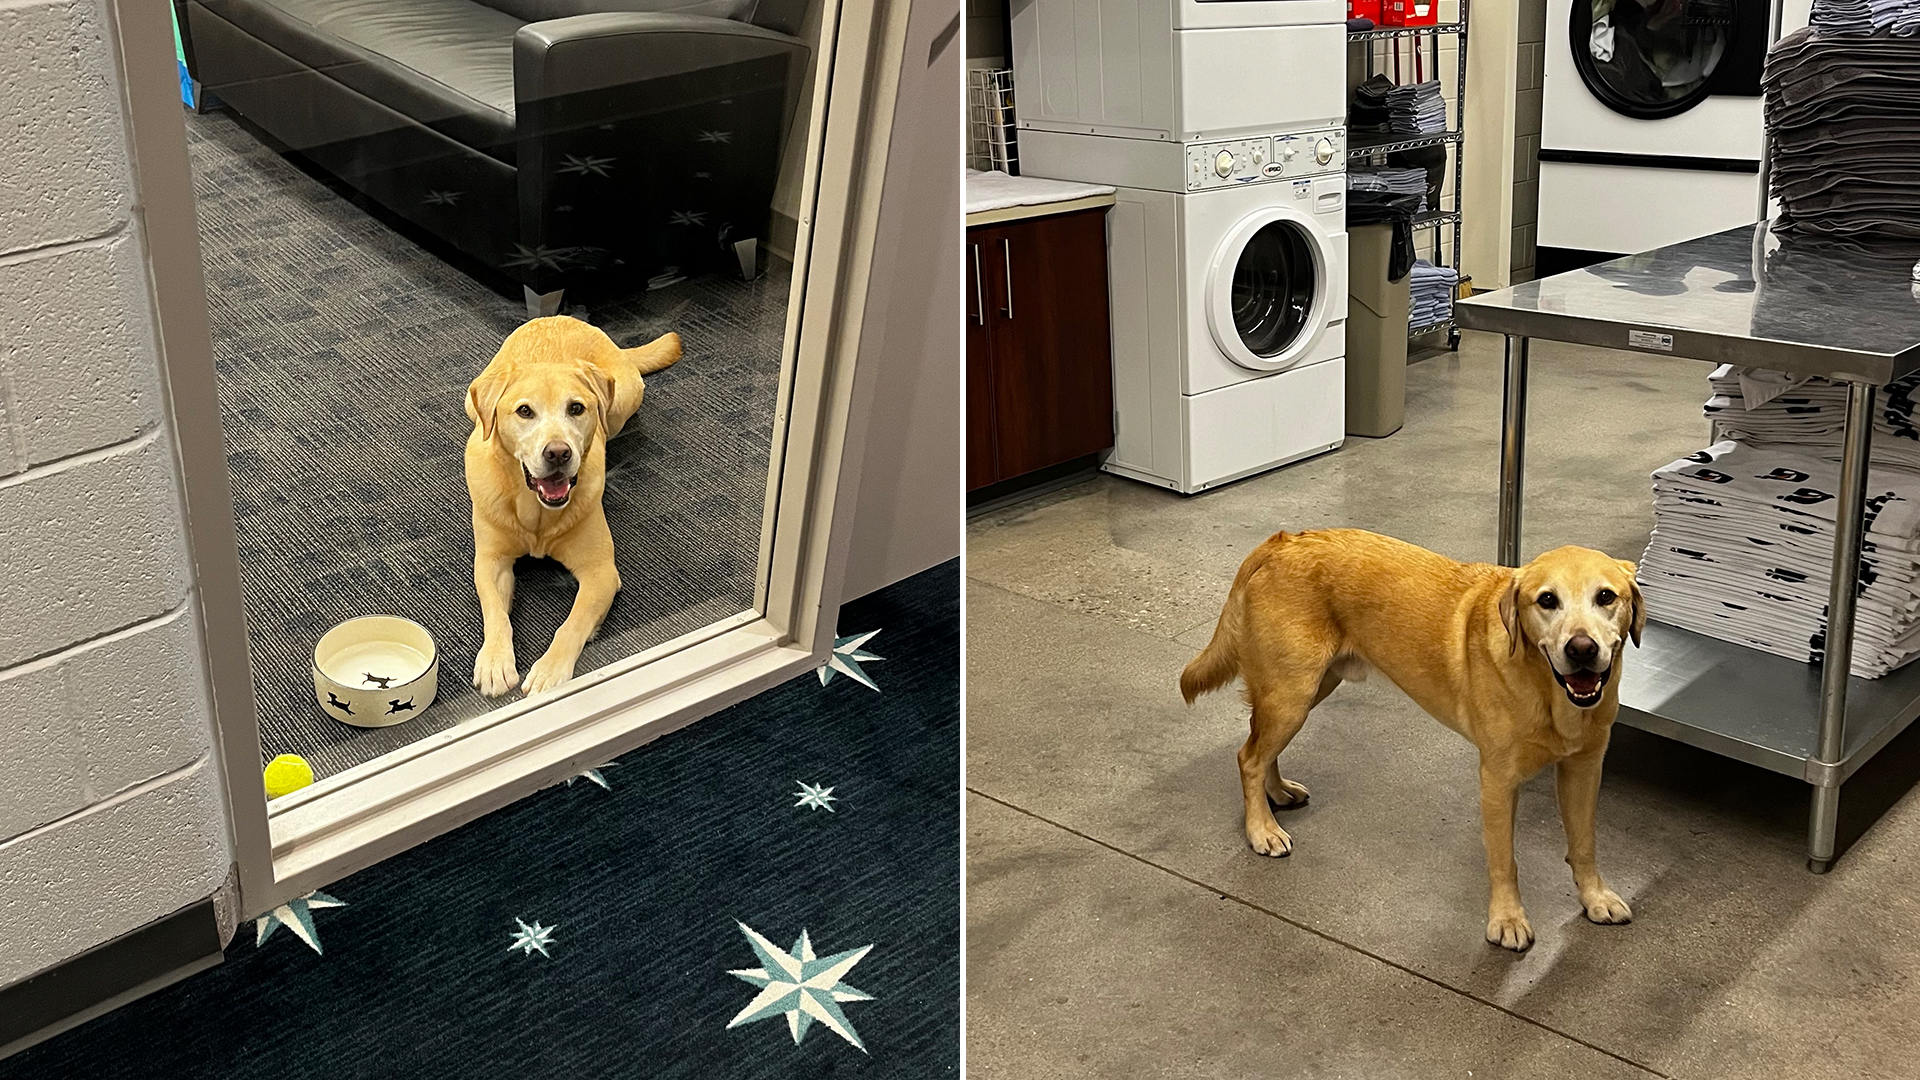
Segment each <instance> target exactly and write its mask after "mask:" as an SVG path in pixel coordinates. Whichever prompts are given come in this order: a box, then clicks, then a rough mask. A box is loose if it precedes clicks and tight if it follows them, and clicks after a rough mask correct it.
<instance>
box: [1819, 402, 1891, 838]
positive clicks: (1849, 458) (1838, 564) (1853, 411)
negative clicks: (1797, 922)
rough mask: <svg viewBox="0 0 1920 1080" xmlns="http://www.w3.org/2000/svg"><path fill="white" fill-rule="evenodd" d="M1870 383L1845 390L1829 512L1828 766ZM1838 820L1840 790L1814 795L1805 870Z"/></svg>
mask: <svg viewBox="0 0 1920 1080" xmlns="http://www.w3.org/2000/svg"><path fill="white" fill-rule="evenodd" d="M1874 389H1875V388H1874V386H1873V385H1872V384H1871V383H1848V384H1847V428H1846V438H1845V442H1844V448H1843V450H1842V451H1841V453H1842V461H1841V465H1840V491H1839V496H1840V502H1839V505H1838V506H1837V507H1835V509H1834V530H1833V531H1834V539H1833V582H1832V586H1833V591H1832V592H1831V593H1829V594H1828V598H1827V640H1826V659H1825V660H1824V661H1823V664H1822V668H1821V672H1820V737H1819V746H1820V749H1819V755H1820V761H1821V762H1823V763H1826V764H1833V763H1835V762H1838V761H1839V760H1840V757H1841V755H1842V754H1844V753H1845V752H1846V742H1847V675H1848V672H1849V670H1850V669H1851V667H1852V665H1853V609H1854V599H1855V589H1856V587H1857V585H1858V584H1859V580H1860V542H1861V540H1862V538H1863V536H1864V534H1865V532H1866V524H1865V521H1864V520H1863V518H1864V515H1865V512H1866V504H1867V463H1868V460H1869V451H1870V449H1871V448H1872V444H1873V396H1874ZM1839 816H1840V785H1839V782H1838V781H1837V780H1834V781H1831V783H1827V782H1823V783H1822V784H1821V785H1820V786H1816V787H1815V788H1814V789H1813V812H1812V813H1811V814H1810V815H1808V820H1807V869H1809V870H1811V871H1813V872H1814V873H1816V874H1824V873H1826V872H1827V870H1828V869H1830V868H1831V867H1832V866H1833V848H1834V831H1835V827H1836V825H1837V824H1838V823H1839Z"/></svg>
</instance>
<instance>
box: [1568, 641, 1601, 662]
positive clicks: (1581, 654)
mask: <svg viewBox="0 0 1920 1080" xmlns="http://www.w3.org/2000/svg"><path fill="white" fill-rule="evenodd" d="M1567 659H1569V660H1571V661H1573V662H1574V663H1576V664H1591V663H1593V662H1594V661H1595V660H1598V659H1600V643H1599V642H1597V641H1595V640H1593V639H1592V638H1590V637H1588V636H1587V635H1585V634H1577V635H1575V636H1574V638H1573V640H1572V641H1569V642H1567Z"/></svg>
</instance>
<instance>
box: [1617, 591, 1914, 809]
mask: <svg viewBox="0 0 1920 1080" xmlns="http://www.w3.org/2000/svg"><path fill="white" fill-rule="evenodd" d="M1625 663H1626V672H1625V675H1624V676H1623V678H1622V680H1621V683H1620V718H1619V722H1620V723H1623V724H1627V725H1628V726H1631V727H1636V728H1640V729H1641V730H1643V731H1650V732H1652V733H1653V734H1655V735H1662V736H1665V737H1667V738H1670V739H1674V740H1676V741H1678V742H1683V743H1686V744H1688V745H1690V746H1697V747H1700V748H1701V749H1703V750H1708V751H1711V752H1713V753H1716V754H1719V755H1721V756H1723V757H1730V758H1734V759H1736V760H1739V761H1744V762H1747V763H1748V764H1751V765H1758V766H1760V767H1761V768H1764V769H1771V770H1773V771H1774V772H1780V773H1786V774H1788V775H1789V776H1797V777H1804V776H1805V775H1806V766H1807V761H1808V759H1810V758H1812V757H1814V755H1815V750H1816V749H1817V747H1818V745H1819V724H1820V671H1821V669H1820V668H1818V667H1815V666H1814V665H1812V664H1808V663H1804V662H1800V661H1794V660H1788V659H1785V658H1783V657H1778V656H1774V655H1772V654H1771V653H1763V652H1760V651H1758V650H1755V649H1749V648H1745V647H1743V646H1739V645H1734V644H1732V643H1730V642H1725V641H1719V640H1716V639H1714V638H1709V637H1702V636H1700V635H1699V634H1695V633H1691V632H1689V631H1686V630H1681V629H1678V628H1676V627H1672V626H1667V625H1664V624H1662V623H1656V622H1651V621H1649V622H1648V623H1647V629H1646V633H1645V634H1644V635H1643V637H1642V639H1641V648H1639V649H1637V650H1636V649H1631V648H1630V649H1628V651H1627V656H1626V660H1625ZM1916 716H1920V663H1916V664H1910V665H1908V666H1907V667H1904V668H1901V669H1900V670H1898V671H1895V672H1893V673H1892V674H1890V675H1888V676H1886V677H1885V678H1881V679H1849V680H1848V682H1847V726H1846V743H1845V747H1846V749H1845V754H1844V757H1843V762H1844V764H1843V766H1842V768H1841V770H1840V771H1841V777H1842V779H1844V778H1845V777H1846V776H1848V775H1851V774H1852V772H1853V771H1854V770H1855V769H1857V768H1859V767H1860V766H1861V765H1863V764H1865V763H1866V761H1867V760H1868V759H1869V758H1871V757H1872V756H1873V755H1874V754H1875V753H1877V752H1878V751H1879V750H1880V748H1881V747H1883V746H1885V745H1886V744H1887V743H1888V742H1889V741H1891V740H1892V739H1893V737H1894V736H1895V735H1898V734H1900V732H1901V731H1902V730H1903V729H1905V727H1906V726H1907V724H1908V723H1910V722H1911V721H1912V720H1913V719H1914V717H1916Z"/></svg>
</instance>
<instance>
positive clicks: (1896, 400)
mask: <svg viewBox="0 0 1920 1080" xmlns="http://www.w3.org/2000/svg"><path fill="white" fill-rule="evenodd" d="M1707 381H1708V383H1709V385H1710V386H1711V387H1712V396H1710V397H1708V398H1707V403H1706V405H1705V407H1704V410H1703V411H1704V412H1705V413H1706V415H1707V418H1708V419H1710V420H1713V421H1714V422H1716V423H1717V424H1718V425H1719V429H1720V434H1721V435H1722V436H1723V437H1725V438H1728V439H1734V440H1738V441H1739V442H1742V443H1747V444H1750V445H1752V446H1754V447H1755V448H1756V449H1766V450H1770V451H1771V450H1774V449H1780V450H1783V451H1786V452H1792V453H1801V454H1807V455H1811V456H1813V457H1817V458H1822V459H1824V460H1828V461H1839V460H1840V451H1841V444H1842V441H1843V439H1844V437H1845V433H1846V418H1847V387H1846V384H1845V383H1840V382H1834V381H1832V380H1830V379H1822V378H1819V377H1817V376H1792V375H1786V374H1783V373H1781V372H1777V371H1762V370H1759V369H1756V368H1743V367H1735V366H1734V365H1731V364H1722V365H1721V366H1720V367H1718V368H1716V369H1714V371H1713V373H1712V374H1710V375H1708V376H1707ZM1917 398H1920V374H1914V375H1909V376H1907V377H1906V378H1904V379H1900V380H1899V381H1897V382H1893V383H1889V384H1888V385H1886V386H1884V387H1882V388H1881V389H1880V392H1879V394H1878V395H1877V398H1876V402H1875V408H1874V412H1873V443H1872V447H1871V450H1870V453H1871V456H1872V459H1873V463H1874V464H1875V465H1878V466H1884V467H1888V468H1897V469H1907V470H1912V471H1914V472H1916V473H1920V419H1916V417H1915V415H1914V414H1915V413H1916V412H1917V411H1920V400H1916V399H1917Z"/></svg>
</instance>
